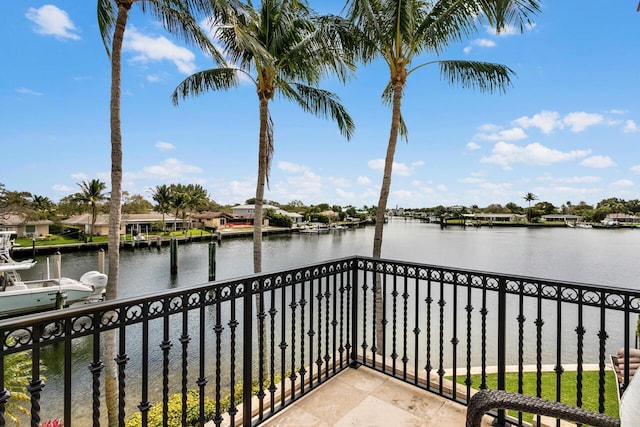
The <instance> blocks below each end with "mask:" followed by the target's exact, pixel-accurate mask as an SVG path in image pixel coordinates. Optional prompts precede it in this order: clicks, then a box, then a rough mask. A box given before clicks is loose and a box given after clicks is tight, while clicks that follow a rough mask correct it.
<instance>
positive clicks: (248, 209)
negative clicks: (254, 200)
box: [231, 205, 304, 225]
mask: <svg viewBox="0 0 640 427" xmlns="http://www.w3.org/2000/svg"><path fill="white" fill-rule="evenodd" d="M267 209H273V210H274V211H275V213H277V214H278V215H286V216H288V217H290V218H291V220H292V221H293V223H294V224H300V223H302V222H304V216H303V215H301V214H299V213H296V212H288V211H285V210H284V209H280V208H279V207H277V206H273V205H262V212H263V214H264V212H265V211H266V210H267ZM255 210H256V207H255V205H238V206H234V207H233V208H231V212H232V213H233V214H234V215H244V216H246V217H248V218H251V223H252V224H253V215H254V214H255ZM263 225H268V223H266V224H263Z"/></svg>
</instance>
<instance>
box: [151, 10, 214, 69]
mask: <svg viewBox="0 0 640 427" xmlns="http://www.w3.org/2000/svg"><path fill="white" fill-rule="evenodd" d="M141 5H142V6H141V7H142V8H143V11H147V10H148V12H149V13H150V14H151V15H152V16H154V17H155V18H156V19H157V20H158V21H159V22H160V23H161V25H162V27H163V28H164V29H166V30H167V31H168V32H170V33H171V34H172V35H174V36H175V37H176V38H178V39H179V40H181V41H183V42H185V43H187V44H190V45H193V46H197V47H198V48H200V49H201V50H202V51H203V52H205V53H206V54H208V55H209V56H211V57H212V58H213V60H214V61H215V62H216V63H217V64H218V65H221V66H226V61H225V59H224V56H223V55H222V53H221V52H220V51H219V50H218V48H217V47H216V46H215V45H214V44H213V43H212V42H211V40H210V39H209V37H208V36H207V34H206V33H205V32H204V31H203V30H202V28H201V27H200V25H199V24H198V22H197V21H196V20H195V18H194V16H193V14H192V11H191V10H189V9H188V8H187V7H185V6H184V5H183V4H182V2H176V1H166V0H165V1H162V0H149V1H147V2H143V3H141Z"/></svg>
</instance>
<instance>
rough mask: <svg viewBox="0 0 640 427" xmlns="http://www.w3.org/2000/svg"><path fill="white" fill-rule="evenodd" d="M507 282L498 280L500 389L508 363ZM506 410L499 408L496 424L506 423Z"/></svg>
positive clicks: (502, 385)
mask: <svg viewBox="0 0 640 427" xmlns="http://www.w3.org/2000/svg"><path fill="white" fill-rule="evenodd" d="M506 325H507V283H506V280H505V279H504V278H503V277H501V278H500V279H499V281H498V390H504V389H505V387H506V381H505V376H506V365H507V326H506ZM504 417H505V411H504V409H499V410H498V418H497V419H496V423H495V425H496V426H504V425H505V419H504Z"/></svg>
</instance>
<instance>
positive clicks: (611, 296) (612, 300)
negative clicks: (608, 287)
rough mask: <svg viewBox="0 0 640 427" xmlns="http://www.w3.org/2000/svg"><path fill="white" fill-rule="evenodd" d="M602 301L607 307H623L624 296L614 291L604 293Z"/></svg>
mask: <svg viewBox="0 0 640 427" xmlns="http://www.w3.org/2000/svg"><path fill="white" fill-rule="evenodd" d="M604 303H605V305H606V307H607V308H622V307H624V296H623V295H621V294H616V293H605V294H604Z"/></svg>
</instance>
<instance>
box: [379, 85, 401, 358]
mask: <svg viewBox="0 0 640 427" xmlns="http://www.w3.org/2000/svg"><path fill="white" fill-rule="evenodd" d="M405 79H406V77H405ZM403 87H404V80H400V79H398V80H396V82H395V84H394V88H393V110H392V115H391V131H390V132H389V145H388V146H387V156H386V158H385V161H384V173H383V176H382V187H381V188H380V199H379V200H378V210H377V211H376V228H375V231H374V235H373V257H374V258H381V256H382V231H383V227H384V218H385V213H386V210H387V200H388V199H389V190H390V188H391V173H392V171H393V158H394V156H395V153H396V145H397V142H398V129H399V127H400V106H401V103H402V90H403ZM374 298H375V299H374V311H375V315H376V324H375V325H373V327H374V329H375V336H376V342H375V343H373V347H374V348H375V350H373V351H375V352H376V353H378V354H382V341H383V340H382V338H383V327H384V319H383V314H384V310H383V301H384V299H383V295H382V274H380V273H376V279H375V292H374ZM383 362H384V361H383Z"/></svg>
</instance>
